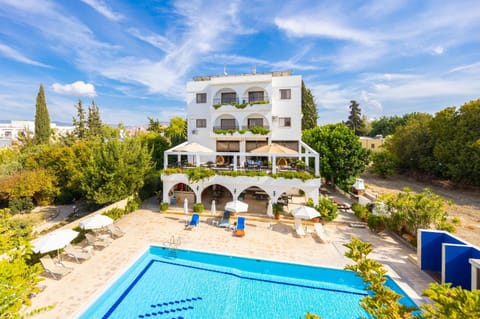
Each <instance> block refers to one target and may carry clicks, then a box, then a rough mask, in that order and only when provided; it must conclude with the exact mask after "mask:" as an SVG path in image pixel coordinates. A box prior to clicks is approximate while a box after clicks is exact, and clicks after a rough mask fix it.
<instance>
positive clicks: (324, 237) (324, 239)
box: [313, 223, 329, 243]
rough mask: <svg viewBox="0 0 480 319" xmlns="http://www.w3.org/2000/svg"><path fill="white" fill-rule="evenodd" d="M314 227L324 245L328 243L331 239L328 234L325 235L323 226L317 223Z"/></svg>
mask: <svg viewBox="0 0 480 319" xmlns="http://www.w3.org/2000/svg"><path fill="white" fill-rule="evenodd" d="M313 227H314V229H315V234H317V236H318V238H320V240H321V241H322V242H324V243H328V242H329V239H328V236H327V234H326V233H325V230H324V229H323V225H322V224H320V223H315V224H313Z"/></svg>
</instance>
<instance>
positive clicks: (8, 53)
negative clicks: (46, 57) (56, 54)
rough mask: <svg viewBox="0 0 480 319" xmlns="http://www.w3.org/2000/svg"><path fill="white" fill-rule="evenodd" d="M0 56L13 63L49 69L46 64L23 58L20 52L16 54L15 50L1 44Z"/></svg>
mask: <svg viewBox="0 0 480 319" xmlns="http://www.w3.org/2000/svg"><path fill="white" fill-rule="evenodd" d="M0 54H2V55H4V56H6V57H7V58H10V59H12V60H15V61H18V62H21V63H26V64H30V65H35V66H40V67H43V68H50V66H49V65H46V64H43V63H40V62H37V61H34V60H32V59H29V58H27V57H26V56H24V55H23V54H21V53H20V52H18V51H17V50H15V49H13V48H11V47H9V46H7V45H5V44H1V43H0Z"/></svg>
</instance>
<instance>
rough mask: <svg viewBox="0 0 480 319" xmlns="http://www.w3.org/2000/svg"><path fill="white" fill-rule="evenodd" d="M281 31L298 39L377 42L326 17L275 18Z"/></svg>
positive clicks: (362, 32)
mask: <svg viewBox="0 0 480 319" xmlns="http://www.w3.org/2000/svg"><path fill="white" fill-rule="evenodd" d="M275 24H276V25H277V27H278V28H279V29H282V30H284V31H286V32H287V33H288V34H290V35H292V36H297V37H304V36H316V37H325V38H332V39H340V40H349V41H355V42H359V43H362V44H365V45H372V44H374V43H375V42H376V41H375V40H374V39H375V37H374V35H372V34H370V33H368V32H364V31H361V30H356V29H353V28H350V27H348V26H343V25H342V24H341V23H340V22H339V21H329V20H328V19H325V17H318V16H317V17H315V16H312V17H308V16H290V17H288V18H278V17H277V18H275Z"/></svg>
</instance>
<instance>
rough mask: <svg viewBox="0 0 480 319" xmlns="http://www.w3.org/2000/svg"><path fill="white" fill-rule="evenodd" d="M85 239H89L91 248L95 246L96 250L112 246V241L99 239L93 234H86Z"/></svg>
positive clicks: (103, 238)
mask: <svg viewBox="0 0 480 319" xmlns="http://www.w3.org/2000/svg"><path fill="white" fill-rule="evenodd" d="M85 238H86V239H87V243H88V245H89V246H93V247H95V248H101V249H103V248H105V247H107V246H108V245H110V243H111V241H110V240H109V239H108V238H105V237H99V236H96V235H94V234H92V233H86V234H85Z"/></svg>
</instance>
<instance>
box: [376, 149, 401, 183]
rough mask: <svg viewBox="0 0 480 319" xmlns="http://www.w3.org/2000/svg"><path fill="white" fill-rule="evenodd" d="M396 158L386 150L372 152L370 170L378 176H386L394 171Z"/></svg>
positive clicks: (396, 164) (396, 165) (396, 163)
mask: <svg viewBox="0 0 480 319" xmlns="http://www.w3.org/2000/svg"><path fill="white" fill-rule="evenodd" d="M397 167H398V160H397V159H396V157H395V156H394V155H393V154H392V153H390V152H388V151H380V152H376V153H373V166H372V172H373V173H374V174H376V175H378V176H379V177H382V178H386V177H388V176H391V175H393V174H395V173H396V171H397Z"/></svg>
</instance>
